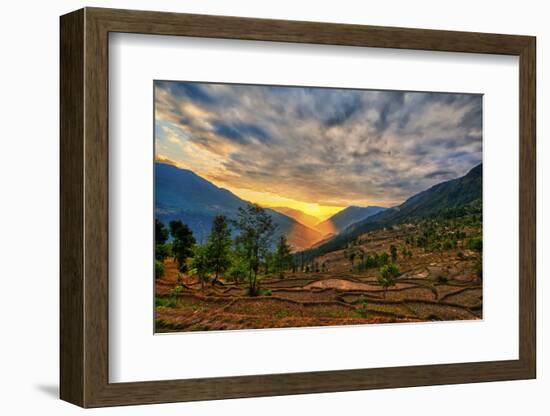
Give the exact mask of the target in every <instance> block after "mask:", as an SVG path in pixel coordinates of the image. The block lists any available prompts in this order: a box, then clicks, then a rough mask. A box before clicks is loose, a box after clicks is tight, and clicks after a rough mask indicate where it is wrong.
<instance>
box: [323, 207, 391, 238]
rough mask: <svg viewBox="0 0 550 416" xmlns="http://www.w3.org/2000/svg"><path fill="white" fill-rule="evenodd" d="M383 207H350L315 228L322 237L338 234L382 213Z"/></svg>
mask: <svg viewBox="0 0 550 416" xmlns="http://www.w3.org/2000/svg"><path fill="white" fill-rule="evenodd" d="M385 209H386V208H384V207H376V206H373V207H356V206H350V207H347V208H345V209H343V210H342V211H340V212H337V213H336V214H334V215H333V216H332V217H330V218H328V219H327V220H325V221H323V222H320V223H319V224H317V225H316V226H315V228H316V229H317V230H318V231H319V232H320V233H321V234H323V235H327V234H338V233H340V232H341V231H342V230H344V229H345V228H346V227H348V226H350V225H351V224H353V223H356V222H358V221H361V220H364V219H366V218H368V217H370V216H372V215H375V214H378V213H379V212H381V211H384V210H385Z"/></svg>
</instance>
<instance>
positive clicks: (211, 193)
mask: <svg viewBox="0 0 550 416" xmlns="http://www.w3.org/2000/svg"><path fill="white" fill-rule="evenodd" d="M247 204H248V202H247V201H244V200H242V199H241V198H239V197H238V196H236V195H235V194H233V193H232V192H230V191H228V190H227V189H223V188H219V187H217V186H216V185H214V184H212V183H211V182H209V181H207V180H206V179H204V178H201V177H200V176H198V175H196V174H195V173H193V172H192V171H190V170H186V169H179V168H177V167H175V166H172V165H169V164H165V163H155V216H156V218H158V219H159V220H160V221H162V222H164V223H168V222H169V221H171V220H181V221H183V222H184V223H186V224H187V225H189V227H190V228H191V230H192V231H193V233H194V234H195V237H196V238H197V241H199V242H202V241H204V240H205V239H206V238H207V236H208V234H209V232H210V227H211V225H212V221H213V219H214V217H215V216H216V215H225V216H227V217H228V218H230V219H234V218H236V215H237V211H238V209H239V207H245V206H246V205H247ZM266 211H267V212H268V213H269V214H270V215H271V217H272V218H273V221H274V223H275V224H277V231H276V233H275V235H274V240H275V239H276V238H278V236H279V235H281V234H284V235H286V236H287V239H288V241H289V243H290V244H291V245H292V246H293V247H294V248H295V249H297V250H303V249H306V248H308V247H310V246H311V245H312V244H313V243H315V242H316V241H319V240H321V238H322V235H321V234H320V233H319V232H317V231H316V230H313V229H311V228H309V227H307V226H305V225H303V224H301V223H300V222H298V221H296V220H294V219H293V218H291V217H289V216H287V215H285V214H282V213H280V212H277V211H274V210H272V209H266Z"/></svg>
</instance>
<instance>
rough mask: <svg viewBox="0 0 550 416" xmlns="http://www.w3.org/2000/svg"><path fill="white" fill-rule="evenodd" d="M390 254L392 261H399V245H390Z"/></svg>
mask: <svg viewBox="0 0 550 416" xmlns="http://www.w3.org/2000/svg"><path fill="white" fill-rule="evenodd" d="M390 255H391V261H392V262H394V263H395V262H396V261H397V247H395V246H394V245H393V244H392V245H391V246H390Z"/></svg>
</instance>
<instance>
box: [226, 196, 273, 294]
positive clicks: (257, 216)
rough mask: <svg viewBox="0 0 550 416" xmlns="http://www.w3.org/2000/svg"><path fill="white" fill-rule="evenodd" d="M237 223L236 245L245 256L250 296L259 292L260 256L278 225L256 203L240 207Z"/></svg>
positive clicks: (269, 243) (267, 246)
mask: <svg viewBox="0 0 550 416" xmlns="http://www.w3.org/2000/svg"><path fill="white" fill-rule="evenodd" d="M235 225H236V227H237V229H238V230H239V235H238V236H237V238H236V245H237V247H238V251H239V252H240V253H242V255H243V257H244V260H245V262H246V267H247V270H248V276H247V277H248V293H249V295H250V296H256V295H258V294H259V287H258V270H259V267H260V260H261V258H260V256H261V253H262V252H263V251H265V250H267V249H268V248H269V247H270V245H271V239H272V238H273V232H274V231H275V228H276V226H275V224H273V219H272V218H271V216H270V215H269V214H268V213H267V212H266V211H265V210H264V209H263V208H262V207H260V206H259V205H256V204H254V205H248V206H247V207H246V208H239V212H238V215H237V220H236V221H235Z"/></svg>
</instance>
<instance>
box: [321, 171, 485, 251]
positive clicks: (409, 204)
mask: <svg viewBox="0 0 550 416" xmlns="http://www.w3.org/2000/svg"><path fill="white" fill-rule="evenodd" d="M482 174H483V166H482V164H481V163H480V164H478V165H476V166H474V167H473V168H472V169H470V170H469V171H468V172H467V173H466V174H465V175H463V176H461V177H458V178H455V179H451V180H448V181H445V182H441V183H438V184H436V185H433V186H431V187H430V188H428V189H426V190H424V191H421V192H419V193H417V194H415V195H413V196H411V197H409V198H408V199H406V200H405V201H404V202H403V203H402V204H400V205H397V206H395V207H392V208H388V209H387V210H385V211H382V212H380V213H378V214H375V215H372V216H370V217H368V218H366V219H364V220H361V221H358V222H356V223H353V224H351V225H349V226H348V227H346V228H345V229H344V230H343V231H342V232H341V233H340V234H338V235H336V236H335V237H333V238H332V239H330V240H329V241H327V242H325V243H321V244H318V245H316V247H315V249H314V251H316V252H317V253H320V252H323V253H324V252H329V251H332V250H335V249H337V248H340V247H341V246H342V245H343V244H345V242H347V241H350V240H352V239H354V238H356V237H358V236H360V235H361V234H364V233H365V232H368V231H372V230H375V229H379V228H383V227H387V226H391V225H394V224H397V223H399V222H402V221H405V220H407V219H409V220H412V219H417V218H424V217H429V216H432V215H437V214H439V213H442V212H444V211H445V210H448V209H456V208H460V207H464V206H465V205H467V204H468V203H471V202H473V201H475V200H477V199H481V198H482Z"/></svg>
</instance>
